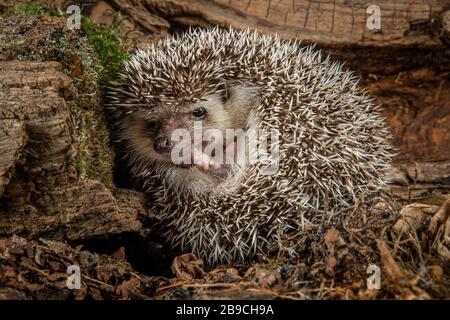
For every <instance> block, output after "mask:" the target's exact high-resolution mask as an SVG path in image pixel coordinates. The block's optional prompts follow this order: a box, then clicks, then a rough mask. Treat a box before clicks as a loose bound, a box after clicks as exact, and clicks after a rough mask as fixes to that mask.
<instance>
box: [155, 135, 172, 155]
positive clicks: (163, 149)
mask: <svg viewBox="0 0 450 320" xmlns="http://www.w3.org/2000/svg"><path fill="white" fill-rule="evenodd" d="M172 147H173V143H172V141H171V140H170V138H169V137H168V136H166V135H164V134H160V135H158V137H156V139H155V143H154V144H153V149H155V151H156V152H157V153H159V154H170V152H171V151H172Z"/></svg>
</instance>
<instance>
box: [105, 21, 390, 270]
mask: <svg viewBox="0 0 450 320" xmlns="http://www.w3.org/2000/svg"><path fill="white" fill-rule="evenodd" d="M357 82H358V81H357V79H356V77H355V76H354V75H353V74H352V73H351V72H349V71H345V70H343V69H342V67H341V65H340V64H339V63H338V62H333V61H331V59H330V58H329V57H324V56H323V55H322V54H321V52H320V51H317V50H315V49H313V48H312V47H311V46H306V47H302V46H300V44H299V42H297V41H287V40H282V39H280V38H279V37H277V36H270V35H260V34H258V33H256V32H250V31H237V30H234V29H231V28H230V29H227V30H223V29H219V28H214V29H210V30H193V29H191V30H189V31H188V32H187V33H185V34H182V35H177V36H171V37H168V38H166V39H163V40H161V41H159V42H158V43H157V44H154V45H151V46H150V47H149V48H148V49H147V50H139V51H137V52H136V53H135V54H133V56H132V57H131V59H130V60H129V61H127V62H125V69H124V71H123V73H122V74H121V75H120V77H119V80H117V81H116V82H114V83H112V84H111V86H110V87H109V91H108V93H107V102H106V110H107V114H108V116H109V118H110V119H111V124H112V128H113V138H114V141H115V143H117V145H118V146H120V149H121V151H120V155H121V156H122V157H124V159H125V162H126V163H127V165H128V167H129V171H130V172H131V174H132V176H133V177H134V178H135V179H137V180H139V181H144V185H145V188H146V189H147V190H148V193H149V195H150V198H151V199H152V200H151V204H150V205H151V209H152V210H153V211H154V212H155V213H157V214H158V215H160V217H161V220H162V222H163V225H164V230H167V232H166V233H165V235H166V237H167V240H168V241H169V242H171V243H172V244H173V245H174V246H180V247H181V248H182V249H184V250H190V251H192V252H193V253H194V254H196V255H197V256H200V257H202V258H204V259H205V260H206V261H208V263H209V264H216V263H232V262H234V263H236V262H243V261H246V260H248V259H250V258H251V257H252V256H254V255H255V254H264V253H265V252H266V251H267V249H268V247H269V246H271V245H272V246H273V245H274V244H277V242H279V241H280V237H283V236H284V235H286V234H289V233H290V232H293V233H298V232H312V231H313V232H314V230H317V229H318V228H319V226H320V225H321V223H323V221H332V219H333V217H334V216H335V215H338V214H340V213H339V211H341V212H342V209H343V208H345V207H347V206H350V205H352V204H353V203H354V202H355V200H356V199H357V198H358V197H360V196H361V195H363V194H364V195H366V194H370V193H371V192H373V191H374V190H379V189H380V188H381V187H382V186H383V185H384V184H385V181H384V176H385V173H386V171H387V170H388V168H389V162H390V160H391V147H390V143H389V140H390V133H389V130H388V129H387V127H386V124H385V120H384V118H383V117H382V116H381V115H380V114H379V112H378V110H377V107H376V106H375V105H373V104H372V100H371V99H370V98H369V97H368V96H367V95H366V93H365V92H364V91H363V90H361V89H360V88H359V87H358V85H357ZM207 132H210V133H211V132H212V133H213V134H212V136H213V138H212V139H211V135H210V136H209V137H208V134H207ZM230 132H232V133H233V132H234V133H235V135H234V136H233V135H232V134H230ZM196 134H197V138H195V137H194V138H193V136H195V135H196ZM220 135H222V138H220ZM198 137H200V138H198ZM196 139H197V140H196ZM243 146H244V147H243ZM238 158H239V159H240V161H237V160H236V159H238ZM255 158H256V160H255ZM180 159H181V160H180ZM166 228H167V229H166Z"/></svg>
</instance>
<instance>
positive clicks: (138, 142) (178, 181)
mask: <svg viewBox="0 0 450 320" xmlns="http://www.w3.org/2000/svg"><path fill="white" fill-rule="evenodd" d="M256 93H257V91H256V89H255V88H253V87H247V86H234V87H230V88H228V90H227V91H226V93H225V94H211V95H208V96H205V97H203V98H202V99H201V100H200V101H199V102H197V103H190V104H181V105H164V104H163V103H161V104H160V105H158V106H155V107H153V108H151V109H149V110H147V109H140V110H137V111H134V112H132V113H130V114H129V115H128V116H127V117H126V119H124V121H123V123H122V130H123V134H124V137H125V138H126V139H127V140H128V141H130V142H131V144H132V149H133V152H134V155H135V157H136V158H137V159H138V160H139V161H140V162H148V163H149V164H150V165H152V166H154V168H155V169H156V170H157V171H158V173H159V174H160V175H161V176H163V178H164V179H166V181H167V182H169V183H171V184H173V186H174V188H175V189H180V188H181V189H182V188H188V189H190V190H191V191H194V193H196V192H202V191H203V190H207V189H208V188H210V187H211V186H214V185H217V184H218V183H220V181H221V180H223V178H224V177H220V176H217V175H215V174H214V172H206V171H204V170H200V169H199V168H197V167H196V166H193V165H192V166H180V165H175V164H174V163H173V162H172V159H171V155H170V152H169V153H164V154H161V153H158V152H157V150H155V140H156V139H157V137H159V136H161V135H164V136H167V137H172V132H173V131H174V130H176V129H186V130H188V132H189V133H190V134H191V137H192V136H193V132H194V121H201V122H202V129H203V132H204V131H205V130H207V129H218V130H220V131H221V132H222V135H223V137H224V141H223V142H224V144H225V143H228V144H229V143H230V142H229V141H226V139H225V137H226V130H227V129H244V127H245V126H246V121H247V120H248V117H249V112H250V111H251V109H252V108H254V107H256V106H257V103H258V102H257V94H256ZM198 107H203V108H205V109H206V111H207V114H206V116H205V117H204V118H203V119H198V118H197V117H195V116H194V115H193V112H194V110H195V109H196V108H198ZM171 142H172V143H177V141H173V140H172V141H171ZM206 144H207V143H206ZM203 147H205V145H203ZM221 147H222V148H224V149H225V148H226V147H227V146H226V145H223V146H221Z"/></svg>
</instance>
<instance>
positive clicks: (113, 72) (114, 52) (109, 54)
mask: <svg viewBox="0 0 450 320" xmlns="http://www.w3.org/2000/svg"><path fill="white" fill-rule="evenodd" d="M81 25H82V28H83V30H84V32H85V33H86V36H87V38H88V40H89V43H90V44H91V45H92V47H93V48H94V51H95V53H96V56H97V58H98V60H99V62H100V63H101V64H102V66H103V69H102V71H101V72H100V78H101V80H102V82H103V83H106V82H108V81H110V80H112V79H115V78H116V77H117V74H118V73H119V72H120V71H121V70H122V69H123V62H124V61H125V60H127V59H129V54H128V52H127V49H126V46H125V45H124V42H123V41H122V40H121V37H120V34H119V32H118V31H117V29H118V28H117V26H114V27H113V28H103V27H101V26H99V25H96V24H94V23H93V22H91V21H90V20H89V19H87V18H85V17H82V19H81Z"/></svg>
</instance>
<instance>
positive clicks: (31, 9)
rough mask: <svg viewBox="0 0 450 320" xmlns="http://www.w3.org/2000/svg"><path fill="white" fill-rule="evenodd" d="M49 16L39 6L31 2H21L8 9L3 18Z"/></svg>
mask: <svg viewBox="0 0 450 320" xmlns="http://www.w3.org/2000/svg"><path fill="white" fill-rule="evenodd" d="M49 15H50V14H49V13H48V12H47V9H46V8H45V7H44V6H43V5H41V4H39V3H33V2H22V3H17V4H15V5H14V6H12V7H11V8H9V9H8V10H7V11H6V12H5V13H4V14H3V16H5V17H10V16H37V17H41V16H49Z"/></svg>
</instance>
